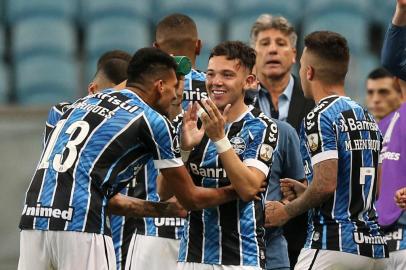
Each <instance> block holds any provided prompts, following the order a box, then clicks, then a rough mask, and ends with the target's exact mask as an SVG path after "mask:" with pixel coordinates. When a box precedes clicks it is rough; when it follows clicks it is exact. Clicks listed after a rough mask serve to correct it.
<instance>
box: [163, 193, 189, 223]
mask: <svg viewBox="0 0 406 270" xmlns="http://www.w3.org/2000/svg"><path fill="white" fill-rule="evenodd" d="M166 203H168V207H167V210H168V212H169V213H171V215H172V214H173V215H172V216H173V217H182V218H185V217H187V214H188V212H187V211H186V209H185V208H183V207H182V205H180V203H179V202H178V200H177V199H176V198H175V197H172V198H170V199H169V200H167V201H166Z"/></svg>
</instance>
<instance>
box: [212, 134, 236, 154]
mask: <svg viewBox="0 0 406 270" xmlns="http://www.w3.org/2000/svg"><path fill="white" fill-rule="evenodd" d="M214 144H215V145H216V149H217V153H218V154H221V153H224V152H225V151H227V150H229V149H231V148H232V147H233V146H232V145H231V143H230V141H229V140H228V138H227V136H225V137H224V138H223V139H221V140H218V141H216V142H214Z"/></svg>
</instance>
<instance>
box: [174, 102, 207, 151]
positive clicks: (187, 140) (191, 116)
mask: <svg viewBox="0 0 406 270" xmlns="http://www.w3.org/2000/svg"><path fill="white" fill-rule="evenodd" d="M197 109H198V108H197V103H195V104H194V105H193V106H192V104H189V106H188V109H187V111H186V112H185V115H184V117H183V123H182V133H181V140H180V148H181V149H182V150H185V151H190V150H192V149H193V147H195V146H196V145H198V144H199V143H200V141H201V140H202V138H203V135H204V127H201V128H200V129H199V128H198V127H197Z"/></svg>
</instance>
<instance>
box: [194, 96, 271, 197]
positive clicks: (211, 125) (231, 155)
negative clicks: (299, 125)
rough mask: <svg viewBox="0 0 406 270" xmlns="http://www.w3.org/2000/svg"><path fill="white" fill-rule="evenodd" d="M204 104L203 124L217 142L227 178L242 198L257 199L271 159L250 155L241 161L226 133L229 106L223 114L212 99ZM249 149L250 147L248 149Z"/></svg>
mask: <svg viewBox="0 0 406 270" xmlns="http://www.w3.org/2000/svg"><path fill="white" fill-rule="evenodd" d="M202 105H203V106H204V107H205V111H206V113H202V115H201V119H202V122H203V126H204V128H205V130H206V134H207V136H208V137H209V138H210V139H211V140H212V141H214V142H215V144H216V147H217V152H218V154H219V157H220V159H221V163H222V165H223V168H224V169H225V170H226V172H227V178H228V179H229V180H230V182H231V184H232V185H233V187H234V188H235V191H236V192H237V193H238V196H239V197H240V198H241V199H242V200H244V201H251V200H253V199H255V198H256V195H257V194H258V193H259V192H261V191H262V186H263V184H264V182H265V179H266V177H267V175H268V173H269V166H270V162H271V160H268V161H269V164H266V163H264V162H263V161H259V160H256V159H255V158H253V157H251V158H250V157H248V158H247V159H245V160H244V161H241V159H240V158H239V156H238V155H237V154H236V153H235V151H234V149H233V148H232V147H231V144H230V142H229V141H228V139H227V137H226V135H225V133H224V125H225V122H226V115H227V111H228V108H226V109H225V110H224V113H223V115H221V113H220V112H219V110H218V109H217V107H216V105H215V104H214V103H213V102H212V101H211V100H205V101H203V102H202ZM275 128H276V125H275ZM276 137H277V134H276ZM254 140H255V139H254ZM275 140H276V139H275ZM275 144H276V141H275ZM255 146H256V147H259V146H260V145H259V144H258V145H253V146H249V147H255ZM273 148H275V147H273ZM249 150H250V149H248V150H247V151H249ZM273 151H274V149H272V152H271V154H273ZM270 158H271V156H270Z"/></svg>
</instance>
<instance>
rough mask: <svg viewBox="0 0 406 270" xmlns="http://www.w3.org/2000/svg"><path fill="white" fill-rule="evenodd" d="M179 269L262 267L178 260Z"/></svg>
mask: <svg viewBox="0 0 406 270" xmlns="http://www.w3.org/2000/svg"><path fill="white" fill-rule="evenodd" d="M178 270H262V268H261V267H255V266H241V265H218V264H203V263H190V262H178Z"/></svg>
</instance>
